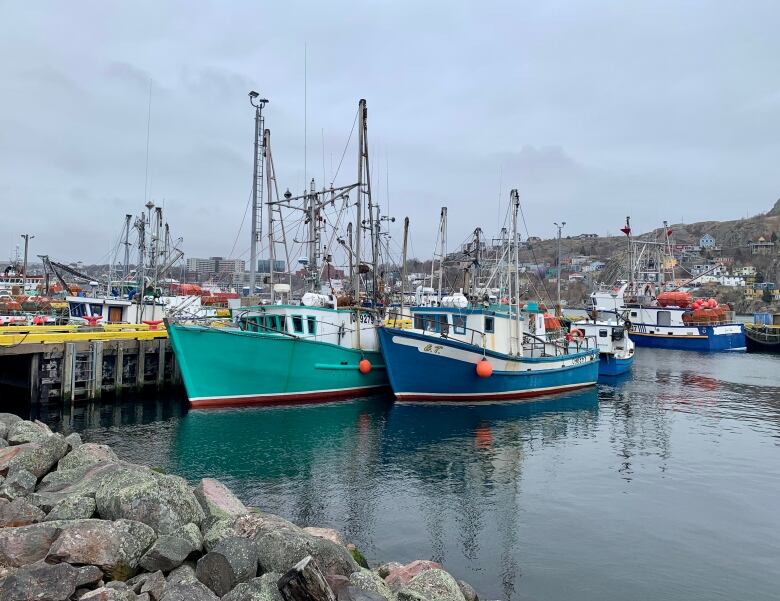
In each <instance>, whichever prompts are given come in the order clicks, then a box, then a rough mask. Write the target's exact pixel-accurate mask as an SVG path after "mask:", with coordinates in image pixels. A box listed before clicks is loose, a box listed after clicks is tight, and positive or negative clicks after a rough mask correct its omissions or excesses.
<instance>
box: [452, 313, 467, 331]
mask: <svg viewBox="0 0 780 601" xmlns="http://www.w3.org/2000/svg"><path fill="white" fill-rule="evenodd" d="M452 331H453V332H454V333H455V334H465V333H466V316H465V315H453V316H452Z"/></svg>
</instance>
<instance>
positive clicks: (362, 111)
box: [352, 98, 367, 337]
mask: <svg viewBox="0 0 780 601" xmlns="http://www.w3.org/2000/svg"><path fill="white" fill-rule="evenodd" d="M366 112H367V111H366V101H365V99H364V98H361V99H360V102H359V103H358V171H357V205H356V210H357V213H356V217H355V227H356V228H357V232H355V234H356V235H355V270H354V272H353V274H352V278H353V280H352V288H353V289H354V291H355V303H356V304H357V305H360V256H361V255H360V250H361V249H360V240H361V238H362V237H363V207H362V205H363V197H362V194H363V152H364V144H365V133H366ZM359 331H360V329H359V328H358V332H359ZM358 337H359V335H358Z"/></svg>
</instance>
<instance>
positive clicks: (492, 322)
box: [485, 315, 496, 334]
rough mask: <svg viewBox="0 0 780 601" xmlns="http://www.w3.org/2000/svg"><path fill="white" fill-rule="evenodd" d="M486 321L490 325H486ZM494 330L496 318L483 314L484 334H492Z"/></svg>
mask: <svg viewBox="0 0 780 601" xmlns="http://www.w3.org/2000/svg"><path fill="white" fill-rule="evenodd" d="M488 323H489V324H490V327H488ZM495 331H496V318H495V317H494V316H493V315H485V334H494V333H495Z"/></svg>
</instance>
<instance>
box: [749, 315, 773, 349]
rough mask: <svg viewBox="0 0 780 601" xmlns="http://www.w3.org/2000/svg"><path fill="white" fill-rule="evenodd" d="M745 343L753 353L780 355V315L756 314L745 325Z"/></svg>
mask: <svg viewBox="0 0 780 601" xmlns="http://www.w3.org/2000/svg"><path fill="white" fill-rule="evenodd" d="M745 342H746V343H747V350H748V352H751V353H780V314H775V315H770V314H769V313H756V315H755V316H754V317H753V323H748V324H745Z"/></svg>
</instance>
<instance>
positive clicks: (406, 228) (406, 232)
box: [401, 217, 409, 319]
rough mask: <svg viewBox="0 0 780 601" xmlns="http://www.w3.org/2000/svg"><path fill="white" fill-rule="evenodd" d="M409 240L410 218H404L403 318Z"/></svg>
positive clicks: (402, 315) (402, 316)
mask: <svg viewBox="0 0 780 601" xmlns="http://www.w3.org/2000/svg"><path fill="white" fill-rule="evenodd" d="M408 241H409V218H408V217H405V218H404V247H403V253H402V259H401V261H402V262H401V319H403V318H404V301H405V300H406V297H405V295H404V286H405V285H406V248H407V243H408Z"/></svg>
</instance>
